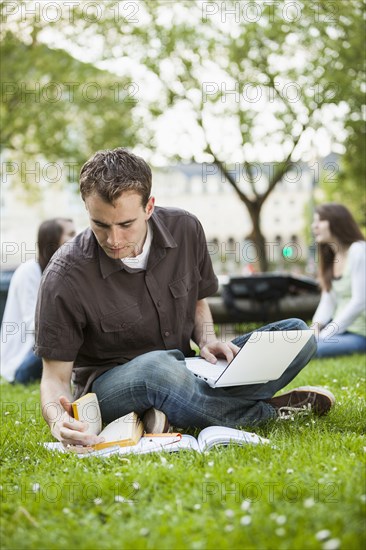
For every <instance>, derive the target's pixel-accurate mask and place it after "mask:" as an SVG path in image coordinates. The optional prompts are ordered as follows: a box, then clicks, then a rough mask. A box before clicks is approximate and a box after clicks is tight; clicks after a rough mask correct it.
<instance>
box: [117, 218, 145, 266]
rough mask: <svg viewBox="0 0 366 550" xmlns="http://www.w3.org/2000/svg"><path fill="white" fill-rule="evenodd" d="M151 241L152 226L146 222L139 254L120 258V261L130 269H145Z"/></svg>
mask: <svg viewBox="0 0 366 550" xmlns="http://www.w3.org/2000/svg"><path fill="white" fill-rule="evenodd" d="M151 241H152V228H151V225H150V223H149V222H148V223H147V234H146V239H145V242H144V246H143V247H142V250H141V254H139V255H138V256H132V257H130V258H122V259H121V262H123V263H124V264H125V265H127V266H128V267H131V268H132V269H146V265H147V260H148V258H149V253H150V248H151Z"/></svg>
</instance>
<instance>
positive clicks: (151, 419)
mask: <svg viewBox="0 0 366 550" xmlns="http://www.w3.org/2000/svg"><path fill="white" fill-rule="evenodd" d="M145 416H146V420H145ZM142 422H143V424H144V427H145V430H146V432H147V433H150V434H160V433H167V432H168V430H169V421H168V418H167V416H166V414H165V413H163V412H162V411H158V410H157V409H152V410H149V411H147V412H146V413H145V415H144V417H143V419H142Z"/></svg>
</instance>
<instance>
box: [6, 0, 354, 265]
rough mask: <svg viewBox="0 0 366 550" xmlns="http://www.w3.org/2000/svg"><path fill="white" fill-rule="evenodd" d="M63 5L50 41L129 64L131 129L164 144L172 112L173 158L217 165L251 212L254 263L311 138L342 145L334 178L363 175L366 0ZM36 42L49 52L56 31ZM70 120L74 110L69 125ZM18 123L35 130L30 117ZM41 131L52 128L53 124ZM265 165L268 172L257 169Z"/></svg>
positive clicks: (28, 33) (26, 30) (149, 145)
mask: <svg viewBox="0 0 366 550" xmlns="http://www.w3.org/2000/svg"><path fill="white" fill-rule="evenodd" d="M21 4H23V3H21ZM90 4H93V5H94V8H95V10H96V11H95V16H94V19H93V17H92V16H91V15H90V12H89V11H88V12H86V11H85V10H86V8H87V9H88V10H89V8H90ZM70 10H71V12H70V11H69V15H70V13H71V14H72V18H71V19H70V17H69V20H68V21H67V20H66V19H65V16H64V15H63V16H62V17H63V18H64V21H62V20H61V19H62V17H61V18H60V19H59V20H58V21H57V22H56V23H54V24H53V23H51V24H50V25H48V27H51V28H54V29H56V30H57V33H58V34H57V33H55V36H56V38H55V40H54V42H56V43H57V41H58V43H59V42H60V37H61V38H63V39H64V40H65V41H66V42H67V43H68V44H72V45H73V47H74V48H76V47H77V48H78V51H84V52H85V51H91V50H92V51H93V52H94V57H93V63H94V64H95V63H96V62H105V63H106V62H108V63H109V64H110V65H111V66H112V65H113V63H114V64H116V62H117V61H118V64H119V65H120V66H123V67H125V74H130V75H131V78H132V80H133V85H134V86H137V87H138V89H139V105H138V110H136V112H135V114H138V116H140V120H141V119H143V121H144V123H143V125H142V124H139V125H138V128H136V125H135V127H134V130H135V129H136V131H135V133H134V135H132V132H131V133H130V134H128V133H127V136H129V137H130V138H131V140H132V139H133V138H135V140H136V142H140V143H143V144H144V146H145V148H146V154H148V153H149V152H151V151H159V150H160V148H161V147H160V145H161V144H159V143H158V141H157V134H156V129H157V128H158V125H159V123H160V122H161V121H162V120H166V119H167V118H168V117H169V116H170V115H171V114H174V115H178V114H179V115H180V119H179V120H180V123H179V124H177V123H175V125H174V127H173V126H172V129H171V132H170V134H168V135H167V138H166V140H165V141H166V142H167V143H168V144H169V145H170V148H169V154H170V157H172V158H178V157H179V158H180V159H185V160H187V161H188V160H192V159H194V160H195V161H197V162H202V163H203V175H205V174H206V175H209V172H210V171H213V169H219V170H220V171H221V173H222V174H223V177H225V178H226V180H227V182H228V183H229V184H230V185H231V186H232V188H233V189H234V190H235V192H236V194H237V196H238V197H239V199H240V200H241V201H242V202H243V204H244V206H245V207H246V208H247V209H248V212H249V214H250V217H251V220H252V226H253V227H252V231H251V234H250V235H249V237H250V238H251V239H252V240H253V241H254V243H255V244H256V246H257V250H258V253H259V257H260V263H261V269H262V270H266V269H267V267H268V263H267V258H266V254H265V246H264V236H263V234H262V231H261V223H260V222H261V219H260V216H261V211H262V207H263V204H264V203H265V201H266V200H267V198H268V196H269V195H270V193H271V192H272V191H273V190H274V189H275V187H276V186H277V185H278V183H279V182H280V181H281V180H282V179H283V177H284V175H285V173H286V171H287V170H289V169H290V168H291V165H292V163H294V162H297V161H298V160H299V159H300V158H301V159H302V160H306V157H307V159H309V158H310V157H311V156H313V157H314V158H316V155H318V156H319V151H317V150H316V149H317V146H316V143H319V141H320V140H321V139H322V136H326V138H327V139H328V140H329V142H330V143H332V145H334V146H336V145H337V144H338V146H341V145H343V146H344V147H345V149H346V151H347V153H346V155H345V162H344V164H343V165H342V171H343V172H342V174H347V178H348V180H347V181H350V182H351V185H352V186H354V185H359V182H361V181H362V178H363V177H364V165H361V162H363V161H361V160H359V159H361V157H362V153H363V151H362V140H361V139H360V137H359V135H360V133H359V129H360V127H361V126H362V127H364V126H363V122H362V117H361V106H362V102H363V93H362V81H363V79H362V77H363V74H364V73H363V67H362V60H363V49H362V40H363V38H362V37H363V22H362V21H363V2H362V0H349V1H347V2H345V1H342V0H341V1H337V2H334V1H330V0H329V1H328V0H319V1H318V2H308V1H305V0H303V1H301V0H298V1H297V2H284V1H282V0H281V1H280V0H279V1H276V2H272V1H269V2H259V1H257V2H248V1H246V0H245V1H231V0H228V1H226V2H200V1H198V0H194V1H193V0H192V1H190V0H183V1H181V2H168V3H167V2H165V1H163V0H154V1H153V0H145V1H144V2H142V1H139V2H132V3H131V2H127V3H126V2H117V3H116V2H115V1H109V0H108V1H105V2H103V3H101V4H97V3H88V2H78V3H77V4H76V5H75V6H74V7H72V8H70ZM131 10H132V11H131ZM14 17H15V23H14V18H13V20H12V19H11V17H10V19H9V18H8V19H9V25H8V27H9V28H10V27H11V25H13V26H14V25H15V24H16V25H15V26H17V27H18V30H20V31H21V32H20V36H21V37H22V36H24V37H27V39H28V43H32V41H33V42H34V39H33V38H32V37H34V36H39V37H41V32H42V29H41V30H40V28H39V27H40V23H39V22H38V23H36V22H35V19H34V18H33V19H32V17H30V18H28V19H27V18H25V19H24V18H23V20H22V21H19V17H18V18H17V17H16V16H14ZM70 21H71V22H70ZM42 25H43V27H44V26H45V21H43V22H42V23H41V26H42ZM18 35H19V33H18ZM29 37H31V39H30V38H29ZM42 39H43V43H45V42H47V44H48V45H49V46H50V45H51V46H52V48H55V45H54V44H53V45H52V40H53V39H52V38H50V37H48V38H47V40H46V39H45V37H44V36H43V38H42ZM23 42H24V43H26V40H25V39H23ZM96 42H97V43H98V44H102V47H100V48H99V50H96V49H94V50H93V47H94V44H95V43H96ZM28 43H27V44H28ZM49 46H48V47H49ZM27 47H28V46H27ZM29 59H30V58H29ZM131 62H132V63H131ZM78 63H79V62H78ZM58 64H59V63H58ZM88 69H89V70H90V71H91V70H92V66H91V65H90V66H88ZM136 69H138V70H139V72H138V71H137V70H136ZM59 70H60V67H57V71H59ZM94 70H96V69H95V67H94ZM58 74H59V73H58V72H57V73H56V75H55V76H57V75H58ZM141 74H142V76H141ZM89 107H90V106H89V105H88V106H86V105H84V106H83V109H82V111H83V112H84V115H85V116H84V118H82V119H81V120H82V124H83V125H85V127H86V129H87V130H89V135H90V139H89V140H88V143H94V142H93V141H92V139H93V136H94V134H95V125H93V117H92V118H90V115H89ZM122 107H124V106H121V108H122ZM51 111H52V109H51ZM54 112H55V110H53V113H54ZM67 112H68V109H67ZM78 112H79V111H78ZM104 112H106V113H113V109H112V110H111V109H110V108H109V107H108V108H107V109H105V110H104V109H103V113H102V114H101V116H100V119H99V122H98V124H101V125H102V126H103V124H104V121H105V117H104ZM98 113H100V109H99V110H98ZM76 116H77V115H76V110H75V112H74V113H73V114H72V116H71V119H72V121H71V122H70V121H69V123H70V124H72V123H74V124H75V122H74V121H75V120H78V119H76V118H75V117H76ZM11 118H12V117H11V116H9V122H10V124H11V123H12V120H11ZM44 118H46V117H44ZM122 118H123V116H122V115H121V116H120V120H118V122H116V120H115V119H113V116H112V115H111V116H110V120H109V121H108V124H106V126H104V127H105V128H106V133H105V134H104V137H103V146H107V144H108V143H110V141H108V140H109V138H110V132H109V131H108V130H109V124H112V125H113V124H116V125H117V128H116V130H117V131H118V123H119V122H120V121H121V119H122ZM127 120H130V119H129V118H128V117H127ZM134 120H136V119H134ZM175 120H178V116H176V117H175ZM187 120H189V123H187V122H186V121H187ZM89 125H90V126H89ZM26 127H27V129H29V130H31V129H32V125H31V124H27V125H26ZM126 127H128V128H129V127H130V126H129V124H126V125H123V135H124V131H125V129H126ZM38 129H39V125H38ZM112 130H113V127H112ZM20 133H21V132H18V135H19V134H20ZM48 134H51V135H53V134H52V131H51V128H50V129H49V130H48ZM76 134H77V132H76ZM76 134H75V135H76ZM69 135H74V134H72V132H70V130H67V132H66V134H65V135H64V138H65V137H66V136H69ZM176 135H180V136H183V137H185V138H186V139H185V141H184V147H183V148H180V147H179V146H178V145H177V146H176V147H175V149H174V147H173V146H172V145H171V144H172V142H173V141H174V137H175V136H176ZM78 138H80V135H78ZM38 139H39V140H40V139H41V138H40V137H39V132H38ZM29 141H30V143H31V142H32V135H31V136H30V140H29ZM55 141H57V140H55ZM62 141H63V143H64V144H66V143H67V140H64V139H63V140H62ZM112 141H113V140H112ZM76 142H79V139H77V140H76V141H75V143H76ZM312 144H313V145H312ZM314 144H315V145H314ZM45 145H46V144H45ZM55 145H57V144H55ZM348 146H349V149H348ZM94 148H95V147H94ZM142 148H143V146H142ZM74 149H75V147H74ZM173 149H174V152H173ZM348 151H350V152H351V155H352V157H350V155H349V154H348ZM66 153H67V151H65V152H63V151H62V154H66ZM355 157H356V159H357V163H358V165H357V167H356V168H355V169H354V168H353V167H355V163H354V162H353V161H354V158H355ZM350 159H352V160H351V162H350ZM263 163H264V164H265V165H266V167H267V168H268V170H267V171H266V173H264V172H263V171H261V169H260V166H263ZM342 177H344V176H342ZM218 215H227V213H218Z"/></svg>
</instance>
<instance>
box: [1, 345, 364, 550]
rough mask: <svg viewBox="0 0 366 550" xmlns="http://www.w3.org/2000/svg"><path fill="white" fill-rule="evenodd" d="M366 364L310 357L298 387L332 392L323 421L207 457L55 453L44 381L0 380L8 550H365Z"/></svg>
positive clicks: (273, 426)
mask: <svg viewBox="0 0 366 550" xmlns="http://www.w3.org/2000/svg"><path fill="white" fill-rule="evenodd" d="M364 367H365V357H364V356H354V357H351V358H349V357H348V358H345V357H341V358H339V359H329V360H317V361H312V362H311V363H310V365H309V366H308V367H307V368H305V369H304V371H302V373H301V374H300V375H299V376H298V377H297V378H296V379H295V380H294V381H293V382H292V383H291V387H296V386H300V385H308V384H310V385H322V386H325V387H328V388H329V389H330V390H332V391H333V392H334V393H335V396H336V399H337V404H336V407H335V408H334V410H333V411H331V413H330V414H329V415H328V416H327V417H323V418H317V417H308V418H303V419H301V420H300V419H296V420H294V421H281V422H276V421H272V422H269V423H268V424H266V425H264V426H262V427H258V428H256V430H255V431H256V432H257V433H258V434H260V435H263V436H265V437H268V438H270V441H271V445H269V446H263V447H252V446H246V447H236V446H230V447H228V448H218V449H217V450H212V451H210V452H208V453H207V454H203V455H200V454H197V453H195V452H193V451H187V452H180V453H176V454H171V455H170V454H164V455H163V454H161V453H156V454H151V455H140V456H135V457H133V456H129V457H127V456H122V457H121V458H119V457H117V456H111V457H109V458H106V459H101V458H99V459H98V458H95V457H94V458H93V457H90V458H85V459H79V458H77V457H75V456H73V455H67V454H63V455H60V454H51V453H50V452H49V451H46V450H45V449H43V448H42V446H41V445H40V444H39V442H43V441H49V440H50V434H49V430H48V428H47V427H46V426H45V424H44V421H43V419H42V417H41V411H40V405H39V388H38V385H36V384H34V385H32V386H29V387H26V388H25V387H20V386H11V385H9V384H7V383H5V382H3V383H2V385H1V396H2V403H1V415H2V442H1V443H2V445H1V476H2V480H1V493H2V494H1V507H2V514H1V518H2V519H1V541H2V548H4V549H16V548H34V549H36V548H47V549H48V548H50V549H51V548H52V549H59V548H60V549H61V548H80V549H88V550H91V549H93V550H94V549H110V548H116V549H120V548H126V549H135V548H142V549H143V548H150V549H151V548H159V549H163V548H165V549H174V548H180V549H192V548H197V549H210V548H220V549H221V548H227V549H229V548H253V549H258V548H263V549H272V548H283V549H287V548H291V549H294V550H303V549H304V548H309V549H310V548H311V549H319V550H321V549H323V548H327V547H329V548H347V549H348V548H352V549H355V550H358V549H361V548H363V547H364V544H365V526H364V513H365V505H366V503H365V499H366V496H365V471H366V469H365V467H364V461H365V452H364V445H365V443H364V439H363V435H364V433H363V427H364V423H363V419H364V416H365V399H364V398H365V391H364V390H365V370H364ZM247 429H250V428H248V427H247ZM324 530H325V531H327V532H328V533H325V534H324ZM322 532H323V536H324V537H325V538H324V540H318V538H317V534H318V537H321V535H322ZM319 533H320V534H319ZM328 541H332V542H329V543H328ZM337 541H338V542H337ZM326 545H328V546H326Z"/></svg>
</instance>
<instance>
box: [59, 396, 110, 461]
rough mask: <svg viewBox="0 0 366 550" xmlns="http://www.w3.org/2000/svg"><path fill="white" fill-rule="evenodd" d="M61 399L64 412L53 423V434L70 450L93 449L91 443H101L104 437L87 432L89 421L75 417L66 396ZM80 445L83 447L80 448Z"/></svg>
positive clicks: (87, 450)
mask: <svg viewBox="0 0 366 550" xmlns="http://www.w3.org/2000/svg"><path fill="white" fill-rule="evenodd" d="M59 401H60V405H61V407H62V408H63V409H64V413H63V414H62V416H61V418H60V419H59V420H57V421H56V422H53V423H52V424H51V433H52V435H53V436H54V437H55V438H56V439H58V440H59V441H61V443H62V444H63V446H64V447H65V448H66V449H67V450H68V451H72V452H78V453H81V452H89V451H92V450H93V448H92V447H91V445H95V444H96V443H101V442H102V441H103V438H101V437H99V436H97V435H94V434H90V433H87V431H88V427H89V425H88V423H87V422H82V421H80V420H75V418H73V416H72V406H71V403H70V401H69V400H68V399H67V398H66V397H64V396H61V397H60V399H59ZM77 445H78V447H76V446H77ZM80 445H82V446H83V447H82V448H80Z"/></svg>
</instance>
